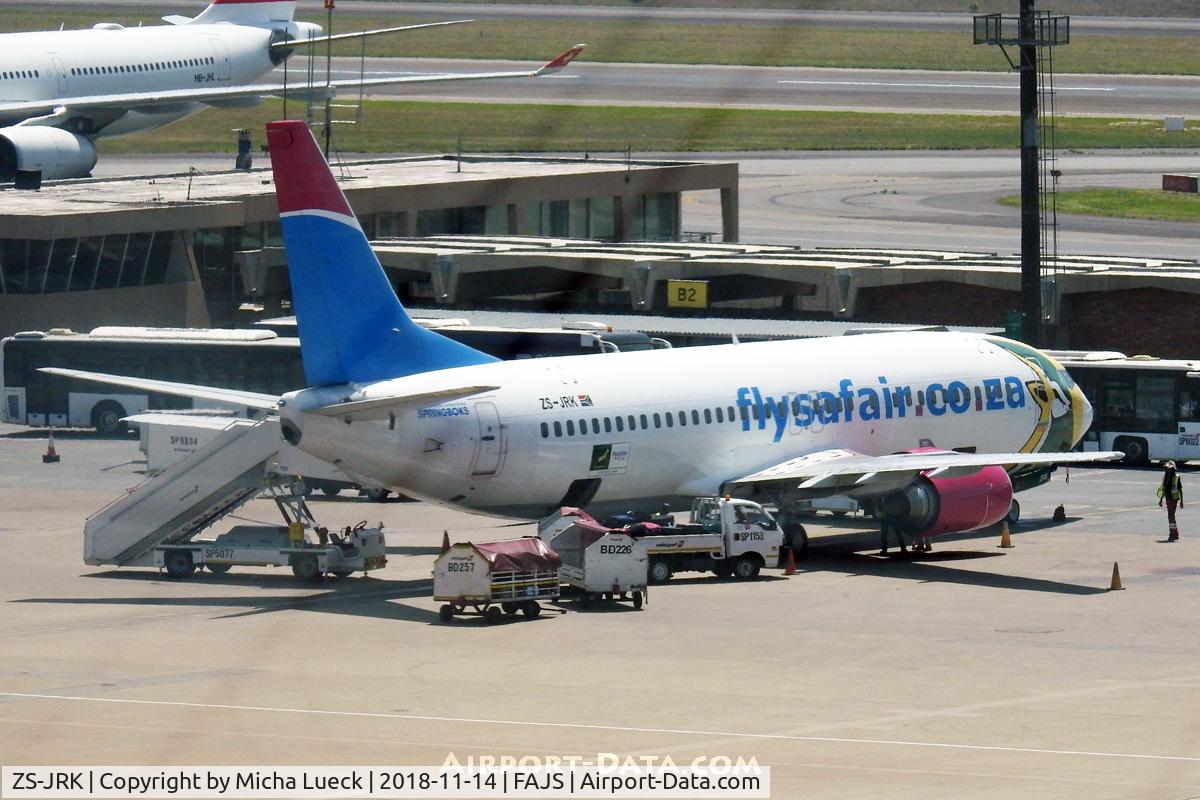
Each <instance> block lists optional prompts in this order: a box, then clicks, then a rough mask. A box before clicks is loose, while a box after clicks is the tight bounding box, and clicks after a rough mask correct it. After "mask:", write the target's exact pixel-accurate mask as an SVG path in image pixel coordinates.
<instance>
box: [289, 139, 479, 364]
mask: <svg viewBox="0 0 1200 800" xmlns="http://www.w3.org/2000/svg"><path fill="white" fill-rule="evenodd" d="M267 143H268V146H269V148H270V152H271V169H272V171H273V172H274V175H275V194H276V197H277V199H278V201H279V216H280V222H281V224H282V227H283V243H284V248H285V249H286V251H287V262H288V276H289V278H290V279H291V283H292V307H293V309H294V311H295V313H296V324H297V326H298V327H299V331H300V354H301V358H302V359H303V361H304V374H305V377H306V378H307V380H308V382H309V384H310V385H311V386H332V385H337V384H343V383H368V382H371V381H379V380H387V379H388V378H400V377H403V376H405V375H414V374H416V373H420V372H430V371H433V370H439V369H450V368H452V367H465V366H471V365H474V364H486V363H489V362H492V361H495V360H496V359H495V358H493V357H492V356H489V355H487V354H486V353H481V352H479V351H478V350H474V349H472V348H470V347H467V346H466V345H463V344H459V343H458V342H456V341H454V340H452V339H447V338H446V337H444V336H442V335H440V334H437V333H434V332H433V331H429V330H426V329H424V328H422V327H420V326H419V325H417V324H416V323H414V322H413V321H412V320H411V319H410V318H409V316H408V314H407V313H406V312H405V311H404V307H403V306H401V305H400V301H399V300H398V299H397V298H396V294H395V292H394V291H393V290H392V286H391V284H390V283H389V282H388V279H387V275H386V274H385V273H384V271H383V267H381V266H380V264H379V259H378V258H376V257H375V253H374V251H372V250H371V246H370V244H369V243H368V242H367V237H366V236H365V235H364V234H363V231H362V228H361V227H360V226H359V224H358V220H357V219H356V218H355V216H354V212H353V211H351V209H350V204H349V203H347V202H346V196H345V195H344V194H343V193H342V190H341V189H340V188H339V187H338V185H337V181H336V180H335V179H334V177H333V172H332V171H330V169H329V165H328V164H327V163H325V158H324V156H322V155H321V150H320V148H318V147H317V141H316V139H314V138H313V135H312V131H310V130H309V128H308V125H306V124H305V123H304V122H302V121H298V120H289V121H284V122H271V123H268V124H267Z"/></svg>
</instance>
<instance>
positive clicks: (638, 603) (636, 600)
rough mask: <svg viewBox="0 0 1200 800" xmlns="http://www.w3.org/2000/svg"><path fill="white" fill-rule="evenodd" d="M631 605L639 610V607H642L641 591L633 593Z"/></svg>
mask: <svg viewBox="0 0 1200 800" xmlns="http://www.w3.org/2000/svg"><path fill="white" fill-rule="evenodd" d="M633 607H634V608H636V609H638V610H639V611H640V610H641V608H642V593H641V592H634V593H633Z"/></svg>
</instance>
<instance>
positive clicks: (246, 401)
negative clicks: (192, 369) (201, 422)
mask: <svg viewBox="0 0 1200 800" xmlns="http://www.w3.org/2000/svg"><path fill="white" fill-rule="evenodd" d="M38 372H46V373H49V374H51V375H61V376H63V377H64V378H78V379H79V380H84V381H95V382H96V383H109V384H112V385H114V386H127V387H129V388H130V389H140V390H142V391H144V392H157V393H158V394H171V395H176V396H178V397H194V398H198V399H200V400H212V401H214V402H218V403H230V404H232V405H238V406H246V407H247V408H257V409H259V410H261V411H274V410H275V409H276V408H277V407H278V406H279V398H278V397H277V396H276V395H273V394H259V393H258V392H242V391H238V390H237V389H218V388H216V387H213V386H199V385H196V384H193V383H172V382H171V381H156V380H152V379H150V378H129V377H125V376H123V375H106V374H104V373H102V372H85V371H84V370H80V369H63V368H62V367H42V368H41V369H39V370H38Z"/></svg>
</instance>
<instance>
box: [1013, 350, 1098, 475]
mask: <svg viewBox="0 0 1200 800" xmlns="http://www.w3.org/2000/svg"><path fill="white" fill-rule="evenodd" d="M995 341H996V344H997V345H999V346H1000V347H1002V348H1004V349H1005V350H1007V351H1008V352H1010V353H1012V354H1013V355H1014V356H1016V357H1017V358H1019V359H1020V360H1021V361H1022V362H1023V363H1024V364H1025V365H1026V366H1027V367H1029V369H1030V371H1032V372H1033V378H1031V379H1030V380H1028V381H1026V382H1025V386H1026V388H1027V389H1029V396H1030V397H1031V398H1032V399H1033V404H1034V407H1035V408H1036V409H1037V418H1036V419H1035V420H1034V423H1033V430H1032V431H1031V432H1030V434H1029V438H1028V439H1026V440H1025V444H1023V445H1021V447H1020V450H1019V452H1022V453H1035V452H1037V451H1039V450H1043V451H1055V452H1062V451H1066V450H1070V449H1071V447H1072V446H1073V445H1074V444H1075V439H1076V438H1077V437H1076V436H1075V433H1076V431H1075V420H1074V415H1073V414H1072V413H1071V406H1072V403H1073V402H1075V401H1077V400H1078V399H1080V398H1076V393H1077V392H1079V389H1078V387H1076V386H1075V382H1074V381H1072V380H1071V378H1070V376H1068V375H1067V373H1066V371H1065V370H1064V369H1063V368H1062V365H1061V364H1059V363H1058V362H1057V361H1055V360H1054V359H1053V358H1051V357H1050V356H1048V355H1046V354H1045V353H1043V352H1041V351H1040V350H1035V349H1034V348H1032V347H1029V346H1028V345H1025V344H1022V343H1020V342H1014V341H1011V340H1008V339H997V340H995Z"/></svg>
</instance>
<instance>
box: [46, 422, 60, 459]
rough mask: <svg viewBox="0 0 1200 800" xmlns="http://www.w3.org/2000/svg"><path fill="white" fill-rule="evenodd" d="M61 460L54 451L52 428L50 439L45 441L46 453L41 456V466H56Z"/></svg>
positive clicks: (52, 429)
mask: <svg viewBox="0 0 1200 800" xmlns="http://www.w3.org/2000/svg"><path fill="white" fill-rule="evenodd" d="M60 460H61V459H60V458H59V457H58V453H57V452H56V451H55V449H54V428H51V429H50V438H49V439H47V440H46V452H45V454H44V455H43V456H42V463H43V464H57V463H58V462H59V461H60Z"/></svg>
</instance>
